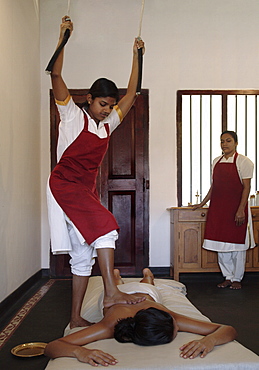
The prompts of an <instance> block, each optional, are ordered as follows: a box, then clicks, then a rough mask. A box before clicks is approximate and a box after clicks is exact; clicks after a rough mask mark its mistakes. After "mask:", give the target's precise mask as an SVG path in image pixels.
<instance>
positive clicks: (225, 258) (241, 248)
mask: <svg viewBox="0 0 259 370" xmlns="http://www.w3.org/2000/svg"><path fill="white" fill-rule="evenodd" d="M237 156H238V154H237V153H235V155H234V162H233V163H220V161H221V159H222V157H221V158H220V159H219V161H218V162H217V163H216V165H215V167H214V170H213V184H212V194H211V200H210V206H209V210H208V217H207V222H206V229H205V236H204V244H203V248H205V249H208V250H213V251H217V252H218V262H219V266H220V269H221V272H222V274H223V276H224V277H225V282H224V283H223V284H221V285H220V284H219V285H218V286H219V287H223V288H224V287H227V286H230V285H231V283H232V282H240V281H241V280H242V278H243V275H244V268H245V258H246V249H247V246H246V245H245V240H246V233H247V223H248V205H247V204H246V206H245V222H244V223H243V224H242V225H240V226H238V225H236V222H235V215H236V212H237V210H238V207H239V204H240V201H241V197H242V192H243V185H242V183H241V180H240V177H239V174H238V171H237V167H236V160H237Z"/></svg>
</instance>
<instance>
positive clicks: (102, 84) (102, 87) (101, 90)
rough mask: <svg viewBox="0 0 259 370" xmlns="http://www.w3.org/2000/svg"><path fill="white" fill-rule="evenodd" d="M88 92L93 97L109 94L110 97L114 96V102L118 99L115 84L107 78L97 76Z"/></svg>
mask: <svg viewBox="0 0 259 370" xmlns="http://www.w3.org/2000/svg"><path fill="white" fill-rule="evenodd" d="M88 94H91V95H92V98H93V99H95V98H100V97H104V98H106V97H107V96H110V97H111V98H115V99H116V102H118V100H119V90H118V88H117V86H116V85H115V83H114V82H113V81H111V80H108V79H107V78H99V79H98V80H96V81H95V82H94V83H93V84H92V86H91V87H90V90H89V91H88Z"/></svg>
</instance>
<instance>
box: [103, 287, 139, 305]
mask: <svg viewBox="0 0 259 370" xmlns="http://www.w3.org/2000/svg"><path fill="white" fill-rule="evenodd" d="M145 299H146V297H139V296H138V295H135V294H127V293H123V292H121V291H120V290H119V289H118V291H117V292H116V293H114V294H113V295H112V296H104V299H103V307H105V308H108V307H111V306H114V305H115V304H137V303H140V302H143V301H145Z"/></svg>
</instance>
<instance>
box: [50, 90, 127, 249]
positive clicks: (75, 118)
mask: <svg viewBox="0 0 259 370" xmlns="http://www.w3.org/2000/svg"><path fill="white" fill-rule="evenodd" d="M56 103H57V108H58V111H59V115H60V119H61V122H60V124H59V137H58V145H57V161H59V160H60V158H61V156H62V154H63V153H64V151H65V150H66V148H67V147H68V146H69V145H70V144H71V143H73V141H74V140H75V139H76V138H77V137H78V135H79V134H80V133H81V131H82V130H83V128H84V125H85V120H84V113H83V112H82V110H81V109H80V108H79V107H78V106H77V105H76V104H75V103H74V101H73V99H72V98H70V97H68V98H67V99H66V101H65V102H57V101H56ZM86 114H87V117H88V130H89V131H90V132H91V133H93V134H95V135H97V136H99V137H100V138H105V137H107V131H106V129H105V127H104V124H105V123H107V124H108V125H109V129H110V134H111V133H112V132H113V131H114V130H115V129H116V127H117V126H118V125H119V124H120V123H121V121H122V118H123V117H122V113H121V111H120V109H119V107H118V106H116V107H114V108H113V110H112V112H111V113H110V114H109V116H108V117H107V118H106V119H105V120H104V121H100V122H99V125H98V126H97V124H96V122H95V121H94V120H93V119H92V118H91V117H90V116H89V114H88V113H86ZM47 203H48V217H49V225H50V237H51V249H52V252H53V254H58V253H68V252H69V251H71V250H72V245H71V241H70V238H69V234H68V229H67V221H68V219H67V216H66V214H65V212H64V211H63V209H62V208H61V207H60V206H59V204H58V203H57V201H56V199H55V198H54V196H53V194H52V193H51V190H50V187H49V181H48V183H47ZM69 222H70V224H71V225H72V226H73V228H74V230H75V233H76V235H77V237H78V239H79V241H80V243H81V244H84V243H85V240H84V238H83V236H82V234H81V233H80V232H79V230H78V229H77V228H76V226H75V225H74V224H73V223H72V222H71V221H70V220H69Z"/></svg>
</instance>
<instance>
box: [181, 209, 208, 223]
mask: <svg viewBox="0 0 259 370" xmlns="http://www.w3.org/2000/svg"><path fill="white" fill-rule="evenodd" d="M207 212H208V209H207V208H199V209H196V210H195V211H193V210H192V209H190V208H189V209H181V210H180V211H179V213H178V220H179V221H206V218H207Z"/></svg>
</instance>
